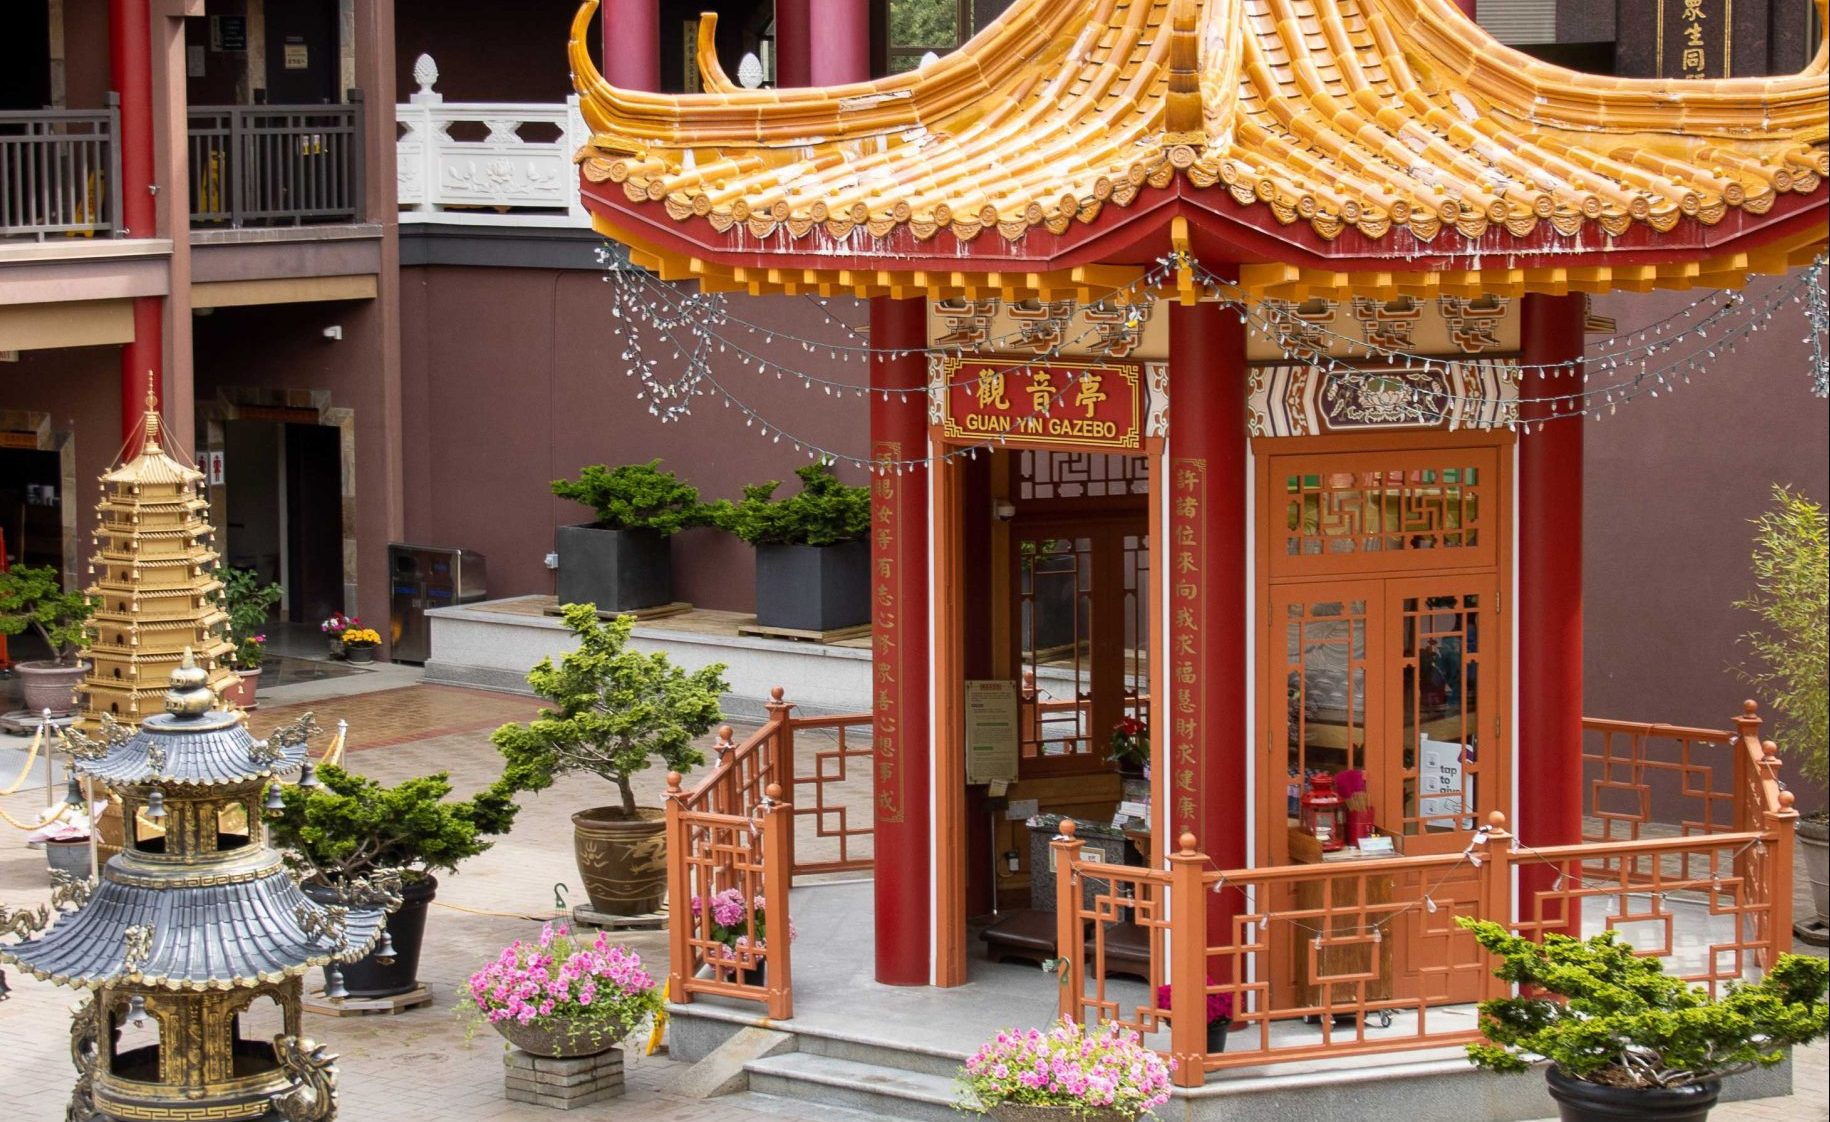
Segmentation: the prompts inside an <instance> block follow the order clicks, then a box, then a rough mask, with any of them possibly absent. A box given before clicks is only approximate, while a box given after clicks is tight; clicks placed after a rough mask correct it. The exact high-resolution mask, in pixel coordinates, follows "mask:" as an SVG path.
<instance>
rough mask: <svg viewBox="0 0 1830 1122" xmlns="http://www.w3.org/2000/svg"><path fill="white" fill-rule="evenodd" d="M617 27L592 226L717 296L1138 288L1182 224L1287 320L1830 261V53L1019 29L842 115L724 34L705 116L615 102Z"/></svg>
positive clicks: (1042, 13)
mask: <svg viewBox="0 0 1830 1122" xmlns="http://www.w3.org/2000/svg"><path fill="white" fill-rule="evenodd" d="M1818 6H1819V10H1820V13H1821V12H1822V11H1823V9H1824V6H1825V0H1818ZM595 7H596V4H595V2H594V0H588V2H587V3H586V4H585V6H584V8H583V9H582V10H581V11H580V13H579V16H578V19H577V22H576V23H575V25H574V29H573V38H572V43H571V61H572V67H573V71H574V74H575V81H576V84H577V87H578V90H579V93H580V95H581V106H582V110H583V113H584V116H585V120H586V122H587V123H588V124H589V125H590V127H591V129H592V133H593V135H592V139H591V142H590V143H589V144H587V145H586V146H585V147H584V148H583V149H581V150H580V152H579V156H578V158H579V162H580V165H581V176H582V184H581V186H582V187H583V190H584V194H585V197H586V201H587V205H590V206H591V208H592V210H593V211H594V213H595V214H596V215H597V218H598V224H599V227H600V228H601V229H603V230H604V231H605V232H606V233H610V234H611V235H612V236H615V237H617V238H619V240H623V241H625V242H628V243H629V244H631V245H632V246H633V247H634V248H635V249H636V251H637V258H638V260H643V261H644V263H650V264H657V265H660V266H662V267H663V271H664V272H671V273H674V274H676V275H691V276H695V277H697V278H699V279H700V280H701V281H702V283H705V284H707V286H708V287H717V286H735V287H749V288H751V289H771V288H772V289H776V290H781V289H788V290H792V289H794V288H796V287H800V286H805V287H810V288H811V287H818V288H851V289H853V290H855V291H859V292H866V291H870V292H875V291H881V290H891V291H893V290H896V289H899V288H902V287H904V286H909V285H913V286H914V287H916V288H921V289H926V290H929V291H944V290H953V289H958V290H962V291H965V290H971V289H973V288H974V287H975V286H979V285H983V284H984V283H986V280H985V274H986V273H988V272H991V271H994V270H1003V271H1005V272H1008V271H1010V270H1013V269H1015V270H1021V269H1024V268H1026V267H1027V268H1029V269H1032V270H1041V271H1042V272H1043V273H1045V274H1047V271H1048V270H1051V269H1056V270H1057V271H1058V272H1059V270H1060V269H1062V268H1065V266H1066V265H1069V264H1077V265H1082V266H1084V265H1087V264H1089V263H1097V262H1099V261H1131V262H1136V261H1138V260H1141V259H1142V258H1143V257H1144V256H1150V255H1154V254H1156V253H1160V252H1163V251H1164V250H1165V249H1167V248H1168V246H1167V244H1166V242H1165V240H1164V239H1158V240H1157V241H1156V242H1154V243H1153V244H1152V245H1151V246H1149V248H1148V253H1145V254H1142V256H1140V253H1139V252H1138V250H1137V248H1136V246H1135V245H1134V244H1130V243H1126V242H1125V238H1124V237H1123V236H1122V235H1120V234H1118V233H1116V232H1115V231H1116V228H1117V227H1118V226H1120V225H1122V224H1123V222H1124V221H1125V218H1126V217H1127V215H1129V216H1137V217H1141V216H1142V215H1143V214H1144V212H1146V211H1148V210H1151V209H1153V208H1154V207H1155V206H1156V205H1158V204H1159V203H1160V202H1164V201H1167V202H1169V203H1172V204H1174V205H1175V206H1176V207H1177V208H1183V207H1187V208H1189V209H1186V210H1183V209H1177V211H1176V213H1177V214H1178V215H1184V216H1185V215H1187V214H1194V215H1195V216H1196V218H1195V220H1196V221H1197V222H1203V221H1210V220H1211V223H1212V225H1213V226H1214V228H1215V229H1216V230H1219V231H1221V232H1220V233H1218V234H1217V235H1216V236H1217V237H1218V238H1219V240H1220V242H1221V243H1223V250H1224V253H1225V255H1226V256H1230V257H1231V258H1232V259H1234V260H1239V261H1244V262H1250V263H1252V264H1249V265H1248V266H1247V271H1248V272H1247V279H1248V282H1249V283H1250V284H1251V286H1252V287H1255V288H1257V289H1259V290H1260V291H1263V292H1267V293H1268V292H1273V291H1284V292H1289V293H1300V292H1302V291H1304V290H1305V289H1316V290H1320V289H1323V288H1329V287H1333V286H1334V285H1336V284H1339V283H1342V282H1344V281H1348V280H1355V281H1357V282H1358V283H1360V284H1362V285H1363V286H1365V287H1368V288H1380V287H1385V288H1394V289H1401V288H1406V287H1417V276H1416V274H1419V273H1428V274H1430V276H1431V277H1432V278H1434V279H1433V280H1431V281H1430V282H1429V283H1428V285H1427V287H1439V288H1442V289H1454V288H1468V289H1473V288H1477V287H1486V288H1489V289H1492V290H1507V289H1510V290H1520V289H1522V288H1535V289H1540V290H1567V289H1568V288H1571V287H1574V288H1582V287H1609V286H1619V287H1649V286H1651V285H1654V284H1672V285H1679V286H1681V285H1683V284H1688V283H1692V282H1696V281H1698V280H1710V279H1714V280H1716V281H1718V282H1719V281H1721V280H1724V279H1737V278H1738V275H1744V274H1745V273H1746V272H1748V271H1750V270H1756V269H1765V268H1782V267H1784V266H1785V265H1786V264H1789V263H1795V262H1797V261H1799V260H1802V259H1806V258H1808V257H1809V256H1810V255H1811V254H1812V253H1813V252H1815V251H1816V249H1817V248H1818V247H1821V246H1822V245H1823V243H1824V241H1825V234H1824V227H1823V211H1824V206H1823V204H1824V197H1825V191H1824V189H1823V182H1824V179H1825V177H1826V174H1830V150H1827V148H1826V113H1827V111H1830V96H1827V89H1826V54H1825V50H1824V48H1823V47H1822V46H1821V45H1820V48H1819V51H1818V53H1817V55H1816V57H1815V58H1814V59H1813V61H1812V63H1811V65H1810V66H1809V67H1808V68H1807V69H1806V71H1805V72H1803V73H1801V74H1798V75H1793V76H1787V77H1779V78H1762V79H1730V80H1717V81H1682V80H1632V79H1622V78H1613V77H1606V76H1597V75H1590V74H1580V73H1576V72H1572V71H1568V70H1564V69H1561V68H1558V67H1555V66H1550V65H1548V64H1545V63H1541V62H1538V61H1536V60H1534V59H1532V58H1530V57H1528V56H1526V55H1523V54H1520V53H1518V52H1516V51H1513V50H1511V49H1510V48H1507V47H1504V46H1501V45H1500V44H1498V43H1496V42H1494V41H1493V40H1492V39H1491V38H1489V37H1488V36H1487V35H1486V33H1485V32H1483V31H1482V30H1481V29H1480V28H1479V27H1477V26H1475V25H1474V24H1473V23H1471V22H1470V21H1468V20H1467V19H1466V18H1465V17H1463V16H1462V15H1461V14H1460V12H1459V11H1458V10H1457V9H1456V8H1455V7H1454V6H1453V4H1452V3H1451V0H1086V2H1080V0H1076V2H1071V3H1069V2H1057V0H1018V2H1017V3H1016V4H1015V5H1013V6H1012V7H1011V8H1010V9H1009V10H1008V11H1007V12H1006V13H1005V14H1004V15H1003V16H1001V17H1000V18H999V19H998V20H997V21H995V22H994V23H992V24H991V25H990V26H988V27H987V28H985V29H984V31H982V32H981V33H980V34H979V35H977V36H976V37H975V38H974V39H973V40H972V41H971V42H969V43H968V44H966V45H965V46H964V47H962V48H961V49H960V50H958V51H956V52H954V53H953V54H950V55H948V56H947V57H945V58H943V59H940V60H939V61H937V62H935V63H932V64H930V65H928V66H926V67H923V68H922V69H920V70H919V71H916V72H913V73H909V74H900V75H894V76H891V77H886V78H881V79H878V80H875V81H871V82H862V83H857V84H854V85H849V86H839V87H832V88H823V89H787V90H745V89H740V88H738V87H736V86H735V85H734V84H732V83H731V82H730V81H729V80H728V79H727V78H726V77H725V76H724V75H723V74H722V72H721V71H720V70H719V69H718V63H717V59H716V56H715V54H714V53H713V51H712V49H711V38H712V28H711V24H712V21H711V20H710V19H709V18H708V19H706V20H704V21H703V22H702V23H701V41H700V51H699V59H700V67H701V70H702V72H703V75H704V79H705V86H706V88H707V90H708V91H710V92H707V93H704V94H696V95H663V94H652V93H644V92H640V91H630V90H623V89H618V88H616V87H613V86H611V85H609V84H608V83H607V82H606V81H605V80H604V79H603V77H602V76H601V75H600V74H599V73H598V72H597V70H596V69H595V67H594V66H593V65H592V62H591V60H590V58H589V56H588V55H587V53H586V51H585V49H584V46H583V36H584V31H585V29H586V28H587V27H588V25H589V20H590V18H591V15H592V13H593V11H594V10H595ZM1115 210H1116V211H1117V212H1118V213H1116V214H1114V213H1113V212H1114V211H1115ZM1157 220H1158V221H1160V222H1161V223H1165V224H1166V223H1167V222H1168V218H1167V217H1166V216H1164V217H1161V218H1159V219H1157ZM1750 235H1752V236H1750ZM1100 239H1104V243H1103V244H1102V245H1098V246H1095V245H1094V243H1096V242H1099V240H1100ZM1736 239H1742V240H1741V243H1740V244H1739V245H1735V246H1730V245H1729V244H1728V243H1730V242H1731V241H1734V240H1736ZM1198 240H1199V239H1197V241H1198ZM1000 242H1001V243H1003V244H998V243H1000ZM1756 242H1758V243H1760V244H1759V246H1758V247H1757V250H1750V249H1749V248H1748V247H1749V246H1754V245H1755V243H1756ZM1076 247H1083V251H1082V252H1080V253H1079V255H1078V256H1076V254H1075V248H1076ZM1085 247H1092V248H1085ZM1730 250H1733V251H1734V252H1730ZM1126 252H1129V256H1126V255H1125V254H1126ZM1204 253H1205V251H1204ZM1495 256H1499V257H1508V258H1510V259H1507V260H1493V259H1492V258H1493V257H1495ZM944 259H953V263H952V264H951V265H949V264H947V262H946V260H944ZM1553 259H1555V260H1553ZM1330 261H1335V262H1351V264H1350V265H1349V269H1350V271H1347V272H1330V271H1329V270H1328V269H1327V268H1326V266H1327V264H1328V262H1330ZM1605 261H1613V262H1618V263H1619V264H1620V268H1619V269H1618V270H1616V269H1615V268H1614V267H1613V266H1605V267H1601V268H1600V271H1599V272H1597V271H1596V269H1597V267H1598V266H1601V263H1602V262H1605ZM1026 262H1027V263H1028V264H1027V265H1026V264H1025V263H1026ZM764 265H766V266H767V268H764V267H763V266H764ZM1369 269H1372V270H1379V271H1376V272H1369V271H1368V270H1369ZM1616 272H1618V275H1616ZM1393 274H1410V275H1409V276H1408V278H1407V277H1404V276H1395V275H1393ZM1086 275H1087V274H1086V270H1085V269H1084V268H1083V269H1081V270H1080V271H1079V273H1078V277H1079V280H1080V282H1081V283H1083V284H1084V283H1086V280H1085V278H1086ZM1049 276H1056V275H1055V274H1047V275H1043V276H1039V275H1038V274H1036V273H1032V274H1031V275H1029V276H1028V277H1027V278H1023V279H1013V278H1012V277H1009V276H1005V277H1002V278H995V277H994V278H993V279H992V281H991V283H992V286H993V287H998V286H1002V287H1005V288H1007V289H1008V288H1011V287H1012V286H1013V285H1015V286H1016V287H1019V288H1020V287H1024V286H1025V285H1026V284H1027V286H1028V287H1029V288H1032V289H1035V288H1039V287H1046V286H1047V283H1048V278H1049ZM1064 277H1065V273H1061V274H1060V276H1056V280H1057V282H1058V283H1061V284H1066V283H1068V281H1066V280H1065V279H1062V278H1064Z"/></svg>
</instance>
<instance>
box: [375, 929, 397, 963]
mask: <svg viewBox="0 0 1830 1122" xmlns="http://www.w3.org/2000/svg"><path fill="white" fill-rule="evenodd" d="M375 961H376V962H378V963H380V964H381V965H382V966H392V965H394V936H393V933H391V932H390V931H389V930H388V929H387V928H385V927H384V928H382V929H381V945H380V946H378V947H376V948H375Z"/></svg>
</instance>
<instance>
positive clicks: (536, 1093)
mask: <svg viewBox="0 0 1830 1122" xmlns="http://www.w3.org/2000/svg"><path fill="white" fill-rule="evenodd" d="M502 1063H503V1065H504V1067H505V1068H506V1070H505V1071H504V1073H503V1077H502V1080H503V1083H504V1084H506V1086H507V1090H508V1099H509V1101H510V1102H517V1103H535V1104H537V1105H539V1106H550V1107H552V1108H553V1109H555V1110H574V1109H576V1108H578V1107H581V1106H590V1105H591V1104H592V1103H600V1102H603V1101H604V1100H605V1099H614V1098H617V1097H619V1096H620V1095H622V1093H623V1050H622V1049H621V1048H612V1049H610V1050H609V1051H608V1052H599V1053H598V1054H597V1055H595V1056H581V1057H579V1058H578V1059H575V1060H556V1059H549V1058H548V1057H546V1056H530V1055H528V1054H527V1053H526V1052H523V1051H522V1050H521V1049H519V1048H510V1049H509V1050H508V1053H507V1054H506V1055H504V1056H503V1057H502Z"/></svg>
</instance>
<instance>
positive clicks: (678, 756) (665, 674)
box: [490, 604, 731, 817]
mask: <svg viewBox="0 0 1830 1122" xmlns="http://www.w3.org/2000/svg"><path fill="white" fill-rule="evenodd" d="M564 616H565V622H566V626H567V627H569V628H571V630H572V634H574V635H576V636H578V649H577V650H575V651H573V652H571V653H570V654H567V655H564V656H562V657H561V658H560V662H559V665H558V666H557V667H555V666H554V665H553V660H552V659H550V658H543V659H541V660H540V665H538V666H536V667H534V668H533V669H532V670H530V671H528V675H527V682H528V685H530V686H532V687H533V688H534V692H535V693H537V694H539V695H540V696H541V697H544V698H546V699H547V700H548V701H551V702H552V703H553V708H550V709H542V710H541V711H540V716H539V717H538V718H536V719H535V720H533V721H530V722H528V723H527V724H524V725H517V724H508V725H503V726H502V727H501V728H499V729H497V730H496V731H495V733H494V734H493V735H492V736H491V737H490V739H491V740H492V741H493V742H494V743H495V745H496V747H497V748H499V749H501V751H502V755H503V756H504V757H506V758H507V760H508V769H507V771H506V773H505V774H506V777H507V778H508V780H509V781H510V782H511V783H512V784H513V785H514V787H515V789H516V790H522V791H541V790H545V789H546V788H548V787H550V786H552V785H553V780H554V778H556V777H557V776H559V775H563V774H565V773H567V772H574V771H582V772H588V773H590V774H592V775H597V776H602V777H603V778H605V779H608V780H610V781H611V782H612V783H615V784H616V788H617V791H618V793H619V794H620V795H621V799H622V809H623V813H624V814H625V815H628V816H630V817H634V816H635V813H636V805H635V791H634V789H633V788H632V787H631V786H630V779H631V777H632V776H634V775H635V774H636V773H637V772H639V771H644V770H646V769H647V768H648V767H649V766H651V765H652V764H653V762H654V761H655V760H656V759H659V760H661V761H662V762H663V763H665V764H666V765H667V768H668V770H670V771H678V772H686V771H691V770H692V769H693V768H695V767H698V766H699V765H700V764H703V763H704V762H705V753H703V752H701V751H699V749H698V748H696V747H694V746H693V741H694V740H695V739H697V738H698V737H701V736H704V735H705V734H706V732H707V731H709V730H710V729H711V727H712V726H713V725H715V724H717V723H718V721H719V719H720V714H719V710H718V698H719V695H721V694H723V693H724V692H725V691H727V690H729V689H730V688H731V687H730V684H729V683H727V682H726V681H725V680H724V664H723V663H713V664H711V665H710V666H707V667H705V668H704V669H701V670H695V671H693V672H692V673H690V674H689V673H687V672H686V671H685V670H682V669H681V668H679V667H678V666H675V665H674V664H673V662H672V660H671V659H669V658H668V657H667V655H666V653H665V652H661V651H656V652H655V653H653V654H647V653H644V652H642V651H638V650H634V649H632V648H630V646H629V633H630V631H631V630H632V629H634V627H635V617H634V616H627V615H625V616H618V617H616V618H615V619H613V620H611V621H610V622H609V623H604V622H603V621H601V620H599V619H598V618H597V610H596V609H595V608H594V607H592V606H591V605H590V604H567V605H566V606H565V608H564Z"/></svg>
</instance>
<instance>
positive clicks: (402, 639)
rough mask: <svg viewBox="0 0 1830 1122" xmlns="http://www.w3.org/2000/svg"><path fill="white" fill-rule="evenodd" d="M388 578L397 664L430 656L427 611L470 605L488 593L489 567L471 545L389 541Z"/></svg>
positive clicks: (392, 632)
mask: <svg viewBox="0 0 1830 1122" xmlns="http://www.w3.org/2000/svg"><path fill="white" fill-rule="evenodd" d="M388 578H389V580H390V582H391V584H390V587H389V591H388V630H389V634H390V636H391V637H392V641H393V654H392V657H393V659H394V661H395V662H414V663H423V662H425V661H426V659H428V658H430V657H431V656H432V624H431V621H430V620H428V619H427V618H426V611H427V609H429V608H445V607H450V606H451V605H452V604H468V603H470V602H472V601H475V600H482V599H485V598H486V597H487V595H488V592H487V586H488V583H489V569H488V565H487V563H486V562H485V560H484V558H483V555H482V554H481V553H478V552H477V551H475V550H473V549H453V548H450V547H446V546H434V545H400V544H398V543H397V544H394V545H390V546H388Z"/></svg>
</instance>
